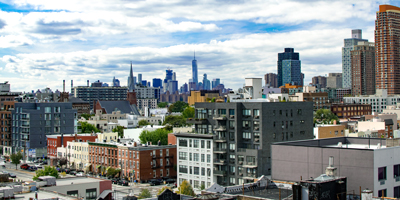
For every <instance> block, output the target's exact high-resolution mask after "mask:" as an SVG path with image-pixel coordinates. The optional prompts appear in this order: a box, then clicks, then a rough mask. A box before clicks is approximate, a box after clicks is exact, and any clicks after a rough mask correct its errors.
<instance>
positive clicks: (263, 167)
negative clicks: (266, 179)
mask: <svg viewBox="0 0 400 200" xmlns="http://www.w3.org/2000/svg"><path fill="white" fill-rule="evenodd" d="M195 118H196V119H198V120H195V123H194V124H195V130H196V133H198V134H207V135H212V136H213V137H214V138H213V145H212V147H213V150H214V151H213V155H212V156H211V158H212V160H213V173H212V174H213V178H214V180H213V182H215V183H218V184H220V185H237V184H239V185H241V184H243V183H250V182H254V179H255V178H257V177H260V176H261V175H270V174H271V151H270V148H271V144H272V143H275V142H282V141H293V140H303V139H312V138H313V137H314V135H313V103H312V102H260V101H257V100H253V101H251V100H250V101H249V100H247V101H240V102H231V103H196V104H195ZM179 142H180V141H179ZM179 148H180V144H178V153H179V152H180V150H179ZM189 159H190V158H189ZM178 176H179V175H178Z"/></svg>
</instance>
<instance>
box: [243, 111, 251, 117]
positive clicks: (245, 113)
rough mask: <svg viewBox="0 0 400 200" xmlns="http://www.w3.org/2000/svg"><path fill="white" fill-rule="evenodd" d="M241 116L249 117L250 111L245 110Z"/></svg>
mask: <svg viewBox="0 0 400 200" xmlns="http://www.w3.org/2000/svg"><path fill="white" fill-rule="evenodd" d="M243 115H244V116H250V115H251V110H247V109H245V110H243Z"/></svg>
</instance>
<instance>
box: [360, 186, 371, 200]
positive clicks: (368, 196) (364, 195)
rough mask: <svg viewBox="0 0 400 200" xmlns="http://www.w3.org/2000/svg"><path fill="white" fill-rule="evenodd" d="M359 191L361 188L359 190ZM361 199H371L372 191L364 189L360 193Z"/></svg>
mask: <svg viewBox="0 0 400 200" xmlns="http://www.w3.org/2000/svg"><path fill="white" fill-rule="evenodd" d="M360 190H361V188H360ZM361 199H372V190H368V189H365V190H363V191H362V192H361Z"/></svg>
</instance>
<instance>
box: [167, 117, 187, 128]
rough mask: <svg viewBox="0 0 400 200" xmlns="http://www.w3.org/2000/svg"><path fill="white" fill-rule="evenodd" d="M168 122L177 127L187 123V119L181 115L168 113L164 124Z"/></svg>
mask: <svg viewBox="0 0 400 200" xmlns="http://www.w3.org/2000/svg"><path fill="white" fill-rule="evenodd" d="M167 124H169V125H171V126H175V127H177V126H178V127H182V126H186V125H187V123H186V119H185V118H184V117H183V116H181V115H168V116H167V117H165V120H164V123H163V125H167Z"/></svg>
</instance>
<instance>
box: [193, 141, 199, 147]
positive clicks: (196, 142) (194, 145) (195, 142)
mask: <svg viewBox="0 0 400 200" xmlns="http://www.w3.org/2000/svg"><path fill="white" fill-rule="evenodd" d="M193 147H194V148H199V140H193Z"/></svg>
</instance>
